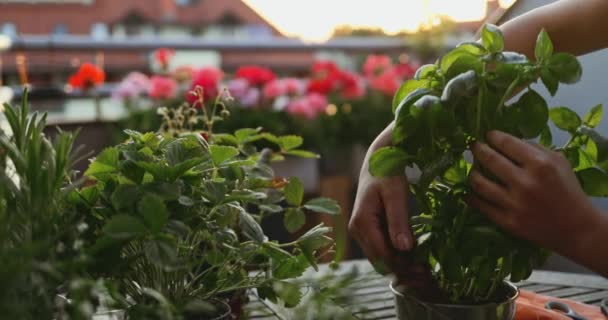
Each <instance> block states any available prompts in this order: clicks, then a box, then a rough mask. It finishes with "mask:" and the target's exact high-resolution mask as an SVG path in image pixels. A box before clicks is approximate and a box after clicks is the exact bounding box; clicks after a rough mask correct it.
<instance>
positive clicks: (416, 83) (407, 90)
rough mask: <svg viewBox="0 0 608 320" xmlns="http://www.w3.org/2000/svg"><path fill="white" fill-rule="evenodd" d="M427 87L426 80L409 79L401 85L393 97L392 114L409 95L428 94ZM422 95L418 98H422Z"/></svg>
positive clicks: (427, 82)
mask: <svg viewBox="0 0 608 320" xmlns="http://www.w3.org/2000/svg"><path fill="white" fill-rule="evenodd" d="M423 67H424V66H423ZM421 68H422V67H421ZM427 68H428V67H427ZM419 70H420V69H419ZM428 85H429V81H428V80H411V79H410V80H407V81H405V82H404V83H403V84H402V85H401V87H399V90H397V92H396V93H395V96H394V97H393V112H395V113H396V110H397V107H399V105H402V104H403V103H404V101H405V100H406V98H407V97H408V96H410V94H412V93H413V92H415V91H420V90H423V91H424V92H426V93H428V92H429V90H428ZM426 93H424V94H426ZM424 94H420V95H418V96H419V97H420V96H423V95H424Z"/></svg>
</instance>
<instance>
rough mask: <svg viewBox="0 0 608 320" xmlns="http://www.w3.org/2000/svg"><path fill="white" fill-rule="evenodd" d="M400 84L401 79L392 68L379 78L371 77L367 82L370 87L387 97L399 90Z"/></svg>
mask: <svg viewBox="0 0 608 320" xmlns="http://www.w3.org/2000/svg"><path fill="white" fill-rule="evenodd" d="M400 84H401V79H400V77H399V74H398V73H397V71H396V70H395V69H394V68H390V69H387V70H385V71H384V72H383V73H382V74H380V75H379V76H376V77H373V78H371V79H370V80H369V85H370V87H372V88H374V89H376V90H378V91H380V92H382V93H384V94H386V95H388V96H392V95H394V94H395V92H397V90H398V89H399V86H400Z"/></svg>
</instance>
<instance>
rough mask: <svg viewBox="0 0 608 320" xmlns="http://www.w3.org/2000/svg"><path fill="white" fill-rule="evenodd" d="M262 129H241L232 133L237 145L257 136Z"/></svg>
mask: <svg viewBox="0 0 608 320" xmlns="http://www.w3.org/2000/svg"><path fill="white" fill-rule="evenodd" d="M261 130H262V129H261V128H257V129H251V128H243V129H239V130H237V131H235V132H234V136H235V137H236V140H237V141H238V142H239V143H244V142H248V141H247V140H248V138H249V137H251V136H253V135H257V134H258V133H259V132H260V131H261Z"/></svg>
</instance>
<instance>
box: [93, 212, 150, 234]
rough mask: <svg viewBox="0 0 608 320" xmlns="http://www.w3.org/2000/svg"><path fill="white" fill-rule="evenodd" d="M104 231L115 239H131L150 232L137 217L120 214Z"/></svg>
mask: <svg viewBox="0 0 608 320" xmlns="http://www.w3.org/2000/svg"><path fill="white" fill-rule="evenodd" d="M103 231H104V233H105V234H107V235H108V236H110V237H112V238H115V239H130V238H134V237H137V236H140V235H144V234H145V233H147V232H148V230H147V229H146V227H145V226H144V225H143V224H142V223H141V222H140V221H139V220H138V219H137V218H135V217H132V216H128V215H124V214H119V215H115V216H113V217H112V218H111V219H110V221H108V222H107V223H106V225H105V226H104V228H103Z"/></svg>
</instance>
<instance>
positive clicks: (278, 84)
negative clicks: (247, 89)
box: [264, 79, 287, 99]
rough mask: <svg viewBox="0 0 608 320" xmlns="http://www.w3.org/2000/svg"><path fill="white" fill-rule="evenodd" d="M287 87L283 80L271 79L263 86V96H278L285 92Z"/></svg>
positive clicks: (269, 97) (271, 97)
mask: <svg viewBox="0 0 608 320" xmlns="http://www.w3.org/2000/svg"><path fill="white" fill-rule="evenodd" d="M286 91H287V88H286V87H285V82H283V81H282V80H277V79H275V80H272V81H270V82H268V83H267V84H266V85H265V86H264V98H266V99H275V98H277V97H278V96H282V95H284V94H285V93H286Z"/></svg>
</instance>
